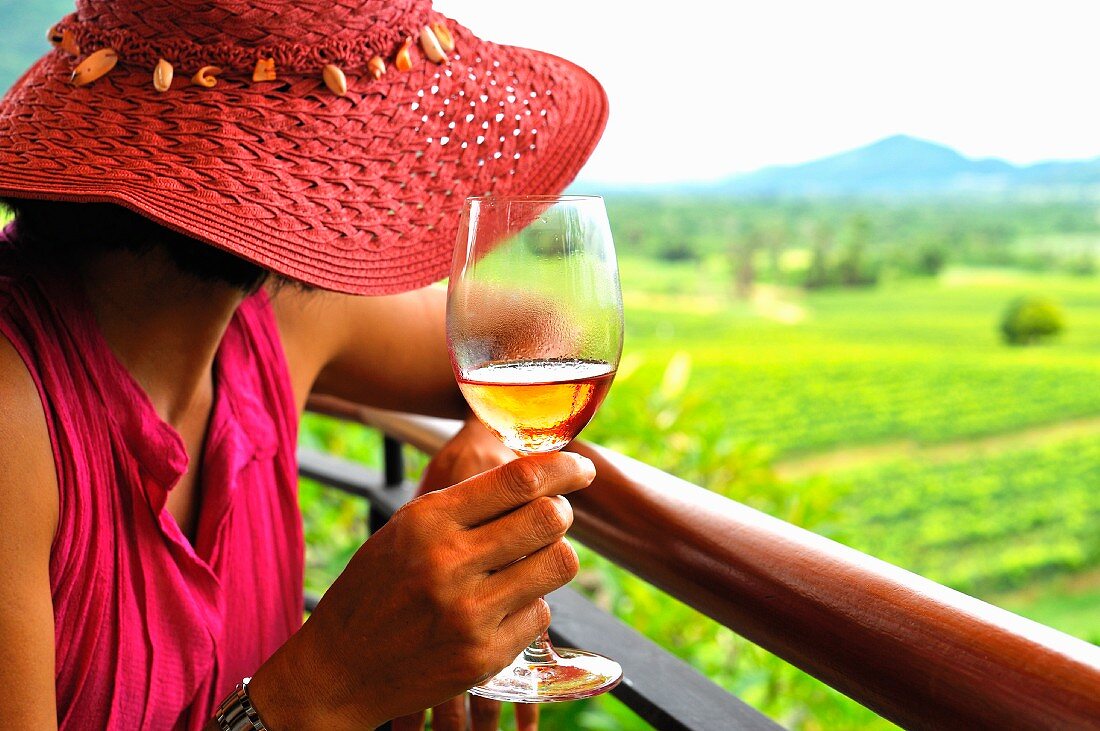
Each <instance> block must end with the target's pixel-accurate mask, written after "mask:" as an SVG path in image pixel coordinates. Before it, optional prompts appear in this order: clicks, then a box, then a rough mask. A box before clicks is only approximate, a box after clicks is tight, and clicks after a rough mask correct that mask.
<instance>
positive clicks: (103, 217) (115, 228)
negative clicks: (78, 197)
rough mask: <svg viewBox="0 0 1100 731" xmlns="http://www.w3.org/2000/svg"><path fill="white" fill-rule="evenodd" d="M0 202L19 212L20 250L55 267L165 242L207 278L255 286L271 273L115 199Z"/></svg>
mask: <svg viewBox="0 0 1100 731" xmlns="http://www.w3.org/2000/svg"><path fill="white" fill-rule="evenodd" d="M0 206H3V207H5V208H7V209H8V210H10V211H11V212H12V213H14V214H15V220H16V231H17V236H16V241H15V242H14V243H15V245H16V246H17V247H18V248H19V251H20V255H21V256H22V257H23V258H24V259H26V260H28V261H30V262H32V263H34V264H37V265H39V266H46V267H49V268H51V269H54V270H56V269H58V268H59V267H65V268H73V267H79V266H81V265H82V263H83V262H85V261H87V260H88V258H89V257H91V256H94V255H95V254H98V253H102V252H107V251H130V252H133V253H135V254H147V253H149V252H151V251H153V250H154V249H157V248H161V249H163V250H164V251H165V252H166V253H167V254H168V256H169V258H170V259H171V261H172V262H173V263H174V264H175V265H176V266H177V267H179V269H180V271H182V272H184V273H186V274H189V275H191V276H193V277H195V278H197V279H199V280H201V281H204V282H223V283H225V284H228V285H231V286H233V287H237V288H238V289H241V290H244V291H246V292H254V291H256V290H257V289H259V288H260V287H261V286H262V285H263V284H264V282H265V281H266V280H267V278H268V276H269V272H268V271H267V270H266V269H264V268H263V267H261V266H259V265H258V264H253V263H252V262H250V261H246V260H244V259H242V258H240V257H238V256H235V255H233V254H230V253H228V252H226V251H223V250H221V249H219V248H217V247H216V246H211V245H209V244H205V243H203V242H201V241H198V240H196V239H193V238H191V237H190V236H186V235H184V234H181V233H179V232H177V231H173V230H172V229H170V228H166V227H165V226H161V225H160V224H158V223H155V222H153V221H151V220H149V219H148V218H145V217H143V216H140V215H138V214H137V213H134V212H133V211H131V210H129V209H127V208H123V207H122V206H118V205H114V204H111V203H67V202H62V201H48V200H38V199H31V198H26V199H20V198H0Z"/></svg>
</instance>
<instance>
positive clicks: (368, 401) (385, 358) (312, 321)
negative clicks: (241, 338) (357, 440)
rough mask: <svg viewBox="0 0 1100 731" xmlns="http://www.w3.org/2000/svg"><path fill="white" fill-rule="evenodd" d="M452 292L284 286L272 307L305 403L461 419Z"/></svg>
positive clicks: (465, 410)
mask: <svg viewBox="0 0 1100 731" xmlns="http://www.w3.org/2000/svg"><path fill="white" fill-rule="evenodd" d="M446 300H447V294H446V292H445V291H443V290H442V289H435V288H428V289H421V290H416V291H413V292H407V293H405V294H399V295H393V296H389V297H353V296H348V295H340V294H334V293H331V292H301V291H298V290H295V289H292V288H289V287H287V288H284V289H282V290H280V291H278V292H276V293H275V295H274V296H273V299H272V302H273V305H274V308H275V314H276V317H277V318H278V321H279V329H280V332H281V334H282V337H283V345H284V347H285V349H286V353H287V359H288V361H289V362H290V367H291V373H292V378H293V379H294V388H295V393H296V394H298V397H299V400H300V405H304V403H305V399H306V398H308V396H309V395H310V394H311V393H318V394H325V395H329V396H336V397H338V398H342V399H346V400H348V401H353V402H355V403H359V404H365V405H368V406H376V407H379V408H388V409H400V410H403V411H413V412H417V413H421V414H429V415H432V416H446V417H458V418H462V417H464V416H465V415H466V412H467V409H466V404H465V402H464V401H463V400H462V395H461V393H460V392H459V390H458V386H457V385H456V384H455V380H454V375H453V373H452V372H451V366H450V358H449V356H448V355H447V338H446V329H445V321H444V318H445V315H446Z"/></svg>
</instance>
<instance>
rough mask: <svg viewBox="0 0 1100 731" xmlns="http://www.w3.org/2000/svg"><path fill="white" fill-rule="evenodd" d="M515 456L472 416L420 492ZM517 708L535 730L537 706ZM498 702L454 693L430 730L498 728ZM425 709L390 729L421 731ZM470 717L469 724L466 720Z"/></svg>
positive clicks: (524, 726) (521, 728)
mask: <svg viewBox="0 0 1100 731" xmlns="http://www.w3.org/2000/svg"><path fill="white" fill-rule="evenodd" d="M515 458H516V454H515V452H513V451H512V450H510V449H508V448H507V447H505V446H504V445H503V444H501V442H500V440H499V439H497V438H496V437H495V436H493V434H492V433H491V432H490V431H489V430H488V429H486V428H485V427H484V426H482V424H481V422H479V421H478V420H477V419H474V418H473V417H471V418H470V419H469V420H467V422H466V425H465V426H464V427H463V428H462V429H461V431H459V432H458V434H456V435H455V437H454V438H453V439H452V440H451V441H449V442H448V443H447V444H446V445H445V446H444V447H443V449H441V450H440V451H439V452H438V453H437V454H436V455H435V457H434V458H432V461H431V462H429V463H428V467H427V469H425V470H424V477H423V479H422V480H421V482H420V490H419V493H418V494H420V495H423V494H425V493H428V492H432V491H434V490H439V489H441V488H444V487H447V486H449V485H453V484H455V483H457V482H460V481H462V480H465V479H466V478H468V477H471V476H473V475H476V474H478V473H481V472H485V471H486V470H489V469H492V468H494V467H497V466H499V465H502V464H505V463H507V462H511V461H512V460H514V459H515ZM515 709H516V729H517V731H538V726H539V707H538V706H537V705H532V704H527V703H520V704H517V705H516V706H515ZM500 713H501V708H500V703H499V702H498V701H491V700H488V699H486V698H480V697H478V696H473V695H472V696H469V699H468V700H467V697H466V694H462V695H458V696H455V697H454V698H451V699H450V700H449V701H447V702H446V703H443V704H440V705H438V706H436V707H435V708H433V709H432V729H433V731H465V730H466V729H467V728H470V729H471V731H497V729H498V728H500ZM427 715H428V714H427V712H426V711H420V712H419V713H414V714H412V715H410V716H404V717H402V718H398V719H395V720H394V722H393V731H423V728H424V724H425V721H426V720H427ZM467 718H469V724H467Z"/></svg>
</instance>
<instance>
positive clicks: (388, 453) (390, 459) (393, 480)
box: [369, 437, 405, 731]
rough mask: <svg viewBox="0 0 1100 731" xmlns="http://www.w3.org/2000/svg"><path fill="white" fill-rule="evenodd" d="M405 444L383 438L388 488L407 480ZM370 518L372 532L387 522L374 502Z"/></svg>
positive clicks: (385, 730) (383, 728)
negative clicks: (403, 448) (403, 449)
mask: <svg viewBox="0 0 1100 731" xmlns="http://www.w3.org/2000/svg"><path fill="white" fill-rule="evenodd" d="M403 446H404V445H403V444H402V443H401V442H399V441H397V440H396V439H393V438H392V437H385V438H384V439H383V440H382V471H383V474H384V475H385V484H386V489H387V490H394V489H396V488H399V487H401V485H402V484H404V482H405V454H404V452H403V451H402V447H403ZM369 520H370V532H371V533H374V532H375V531H376V530H378V529H379V528H381V527H382V526H383V525H385V524H386V514H385V513H384V512H383V511H381V510H379V509H378V508H377V507H376V506H374V505H373V504H372V505H371V508H370V517H369ZM392 728H393V725H392V724H391V723H388V722H387V723H384V724H382V725H381V726H380V727H379V728H378V729H377V730H376V731H390V729H392Z"/></svg>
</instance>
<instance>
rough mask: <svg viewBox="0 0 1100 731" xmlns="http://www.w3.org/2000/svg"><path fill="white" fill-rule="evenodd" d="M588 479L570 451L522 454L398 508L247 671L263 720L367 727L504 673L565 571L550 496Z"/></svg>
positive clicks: (536, 627) (561, 521)
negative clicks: (280, 641)
mask: <svg viewBox="0 0 1100 731" xmlns="http://www.w3.org/2000/svg"><path fill="white" fill-rule="evenodd" d="M595 474H596V473H595V468H594V467H593V465H592V463H591V462H590V461H588V460H587V459H584V458H583V457H578V456H576V455H571V454H568V453H561V454H553V455H541V456H536V457H527V458H524V459H517V460H514V461H512V462H509V463H508V464H505V465H502V466H500V467H497V468H496V469H493V470H490V471H489V472H485V473H482V474H479V475H477V476H476V477H472V478H470V479H468V480H465V481H464V482H461V483H459V484H457V485H455V486H453V487H448V488H445V489H441V490H439V491H436V492H431V493H429V494H426V495H423V496H421V497H419V498H416V499H415V500H413V501H411V502H410V503H409V504H408V505H406V506H405V507H403V508H402V509H401V510H399V511H398V512H397V513H396V514H395V515H394V516H393V518H392V519H391V520H390V522H389V523H387V524H386V525H385V527H383V528H382V529H381V530H379V531H378V532H377V533H375V534H374V535H373V536H371V538H370V540H368V541H367V542H366V543H365V544H364V545H363V547H362V548H361V549H360V550H359V552H358V553H357V554H356V555H355V557H354V558H353V559H352V560H351V562H350V564H349V565H348V567H347V569H346V570H345V571H344V573H343V574H341V575H340V577H339V578H338V579H337V580H336V582H335V583H334V584H333V586H332V588H331V589H329V591H328V593H327V594H325V596H324V597H323V598H322V599H321V602H320V604H319V605H318V606H317V610H316V611H315V612H314V613H313V615H312V616H311V617H310V618H309V620H308V621H306V623H305V624H304V625H303V627H302V629H301V630H299V631H298V633H297V634H295V635H294V636H293V637H292V638H291V639H290V640H289V641H288V642H287V644H286V645H284V646H283V647H282V648H280V650H279V651H278V652H276V654H275V655H274V656H273V657H272V659H271V660H269V661H268V662H267V663H265V664H264V666H263V667H262V668H260V670H259V671H258V672H257V673H256V676H255V678H254V680H253V683H252V686H251V694H252V696H253V701H254V703H255V705H256V708H257V710H258V711H259V712H260V714H261V716H262V717H263V718H264V721H265V723H266V724H267V725H268V726H269V727H270V728H271V729H272V731H283V730H284V729H306V730H308V729H327V730H330V731H339V730H340V729H364V728H375V727H376V726H378V725H380V724H381V723H383V722H385V721H387V720H389V719H392V718H395V717H398V716H402V715H408V714H410V713H416V712H417V711H419V710H420V709H423V708H429V707H432V706H436V705H440V704H442V703H443V702H444V701H446V700H447V699H448V698H452V697H454V696H456V695H459V694H460V693H462V692H463V691H465V690H466V689H467V688H469V687H471V686H473V685H476V684H477V683H479V682H481V681H482V680H484V679H485V678H488V677H490V676H491V675H493V674H495V673H497V672H499V671H500V670H501V669H503V668H504V667H505V666H507V665H508V664H509V663H511V661H512V660H513V659H514V658H515V656H516V655H517V654H519V652H520V651H521V650H522V649H523V648H524V647H525V646H526V645H527V643H528V642H530V640H531V638H533V637H535V636H536V635H538V634H539V633H540V632H542V631H543V630H545V629H546V627H547V626H548V625H549V622H550V611H549V607H547V605H546V602H545V601H543V599H542V596H543V595H544V594H546V593H548V592H550V591H553V590H554V589H557V588H559V587H561V586H563V585H564V584H566V583H568V582H569V581H570V580H571V579H572V578H573V576H574V575H575V574H576V572H577V556H576V553H575V552H574V551H573V549H572V547H570V546H569V544H568V543H567V542H566V541H565V540H564V538H563V536H564V535H565V532H566V530H567V529H568V528H569V526H570V525H571V524H572V520H573V514H572V510H571V509H570V507H569V503H568V501H567V500H565V499H564V498H561V497H558V496H560V495H563V494H565V493H569V492H573V491H574V490H579V489H581V488H583V487H586V486H587V485H588V484H589V483H590V482H591V481H592V479H593V478H594V477H595Z"/></svg>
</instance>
